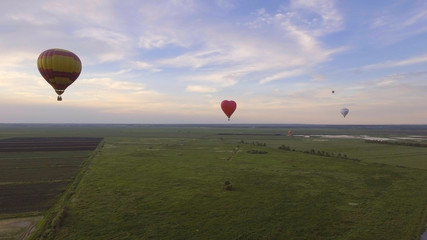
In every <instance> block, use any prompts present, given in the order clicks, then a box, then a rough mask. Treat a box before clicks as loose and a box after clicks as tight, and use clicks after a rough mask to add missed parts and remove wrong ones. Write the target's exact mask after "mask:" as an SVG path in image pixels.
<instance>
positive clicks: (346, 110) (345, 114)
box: [340, 108, 350, 117]
mask: <svg viewBox="0 0 427 240" xmlns="http://www.w3.org/2000/svg"><path fill="white" fill-rule="evenodd" d="M349 111H350V110H348V108H341V111H340V112H341V114H342V115H343V116H344V117H345V116H347V114H348V112H349Z"/></svg>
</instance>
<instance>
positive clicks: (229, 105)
mask: <svg viewBox="0 0 427 240" xmlns="http://www.w3.org/2000/svg"><path fill="white" fill-rule="evenodd" d="M236 107H237V104H236V102H235V101H233V100H224V101H222V102H221V109H222V111H223V112H224V113H225V115H227V117H228V121H230V117H231V115H232V114H233V113H234V111H235V110H236Z"/></svg>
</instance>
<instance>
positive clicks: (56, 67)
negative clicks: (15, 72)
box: [37, 48, 82, 101]
mask: <svg viewBox="0 0 427 240" xmlns="http://www.w3.org/2000/svg"><path fill="white" fill-rule="evenodd" d="M37 67H38V69H39V72H40V74H41V75H42V76H43V78H44V79H45V80H46V81H47V82H48V83H49V84H50V85H51V86H52V87H53V89H54V90H55V92H56V93H57V94H58V98H57V100H58V101H62V97H61V94H63V93H64V91H65V89H66V88H67V87H68V86H70V85H71V84H72V83H73V82H74V81H75V80H76V79H77V78H78V77H79V75H80V72H81V70H82V63H81V61H80V59H79V57H77V55H76V54H74V53H72V52H70V51H68V50H65V49H59V48H53V49H48V50H46V51H44V52H42V53H41V54H40V56H39V58H38V59H37Z"/></svg>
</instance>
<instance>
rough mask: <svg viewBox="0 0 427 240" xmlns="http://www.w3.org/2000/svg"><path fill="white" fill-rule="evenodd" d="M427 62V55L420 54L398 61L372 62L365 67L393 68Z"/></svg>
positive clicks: (364, 67)
mask: <svg viewBox="0 0 427 240" xmlns="http://www.w3.org/2000/svg"><path fill="white" fill-rule="evenodd" d="M425 62H427V55H420V56H414V57H410V58H407V59H404V60H398V61H386V62H382V63H376V64H370V65H366V66H363V67H362V68H363V69H377V68H391V67H403V66H408V65H414V64H420V63H425Z"/></svg>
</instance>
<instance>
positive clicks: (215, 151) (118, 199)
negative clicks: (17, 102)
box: [0, 125, 427, 240]
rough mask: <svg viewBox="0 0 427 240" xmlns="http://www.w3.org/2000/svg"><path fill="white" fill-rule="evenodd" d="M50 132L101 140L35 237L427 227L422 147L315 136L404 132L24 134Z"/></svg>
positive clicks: (137, 129) (129, 128) (376, 233)
mask: <svg viewBox="0 0 427 240" xmlns="http://www.w3.org/2000/svg"><path fill="white" fill-rule="evenodd" d="M0 128H1V127H0ZM49 128H53V129H55V130H56V134H58V135H61V136H64V135H66V136H68V135H67V134H70V135H71V136H94V137H97V136H98V137H99V136H105V139H104V145H103V147H102V149H99V150H98V151H97V153H96V155H95V156H94V157H93V158H91V161H90V162H87V165H86V166H85V167H84V168H82V171H81V172H80V173H79V175H78V177H77V178H76V180H78V181H76V182H74V184H73V185H72V186H71V187H70V189H72V192H73V193H72V194H68V195H67V194H66V195H65V196H64V197H63V198H61V200H60V201H59V202H58V203H57V205H56V206H55V209H56V211H55V214H51V215H49V216H47V217H46V220H45V221H44V224H43V225H41V226H40V228H39V231H37V232H36V234H35V235H34V236H33V237H34V238H36V237H41V236H46V237H52V238H55V239H346V240H347V239H387V240H389V239H399V240H401V239H414V240H415V239H419V237H420V234H421V232H422V231H423V230H424V228H425V224H426V223H427V163H426V156H427V148H423V147H411V146H403V145H397V146H395V145H387V144H371V143H365V141H364V140H363V139H350V138H345V139H342V138H324V137H322V136H314V135H319V134H332V135H335V134H348V135H354V134H360V135H362V134H366V135H370V136H381V137H388V136H402V137H404V136H407V135H411V134H414V133H412V132H411V131H412V130H414V129H412V128H411V127H409V129H408V128H405V129H404V130H400V129H395V130H393V128H389V129H381V128H363V127H361V128H356V129H355V128H354V127H351V126H349V127H348V129H346V128H345V127H344V126H342V127H337V128H330V127H329V128H328V127H320V126H318V127H316V128H311V127H305V126H303V127H294V128H292V131H293V132H294V135H296V136H293V137H289V136H286V135H287V134H286V133H287V131H288V130H289V129H288V128H280V127H279V126H274V127H260V126H256V127H245V126H239V127H236V126H234V127H225V126H139V125H120V126H118V125H115V126H107V125H104V126H102V125H97V126H58V125H54V126H36V127H34V128H28V129H26V131H27V132H26V133H25V134H26V135H35V136H40V135H43V133H44V132H46V131H45V129H49ZM422 129H424V130H422V131H425V128H422ZM0 130H1V129H0ZM414 131H415V132H416V135H424V138H423V139H420V140H419V141H420V142H422V143H425V136H427V134H426V132H422V131H420V130H419V129H417V128H415V130H414ZM3 132H4V131H3ZM370 132H372V134H371V133H370ZM6 133H7V134H8V135H10V136H12V135H14V132H13V131H12V130H11V131H10V132H7V131H6ZM16 134H22V132H19V131H18V133H16ZM49 134H51V135H52V134H53V133H52V131H49ZM298 135H301V136H298ZM303 135H311V137H305V136H303ZM414 135H415V134H414ZM252 142H254V143H259V144H251V143H252ZM246 143H250V144H246ZM280 146H288V147H289V149H291V150H288V151H284V149H280V148H279V147H280ZM292 149H294V150H295V151H292ZM312 149H314V152H315V153H317V152H320V153H322V152H324V153H326V152H328V153H329V154H330V155H332V153H336V154H338V153H340V154H341V155H342V156H343V155H344V154H345V155H346V156H347V157H348V159H346V158H338V157H332V156H329V157H328V156H320V155H317V154H312V153H311V150H312ZM304 151H308V153H304ZM255 152H265V153H264V154H253V153H255ZM354 159H357V161H355V160H354ZM83 170H84V171H83ZM226 183H230V184H226ZM228 185H232V187H229V188H228V187H226V186H228ZM70 189H69V190H70ZM52 226H55V227H54V228H52Z"/></svg>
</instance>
